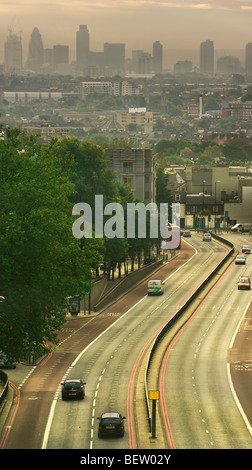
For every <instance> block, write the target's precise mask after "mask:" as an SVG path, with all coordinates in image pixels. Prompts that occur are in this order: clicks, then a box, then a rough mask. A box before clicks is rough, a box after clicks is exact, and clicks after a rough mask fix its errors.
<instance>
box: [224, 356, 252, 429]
mask: <svg viewBox="0 0 252 470" xmlns="http://www.w3.org/2000/svg"><path fill="white" fill-rule="evenodd" d="M227 374H228V381H229V385H230V388H231V392H232V394H233V397H234V400H235V402H236V405H237V407H238V410H239V411H240V413H241V415H242V418H243V419H244V422H245V424H246V427H247V429H248V432H249V433H250V434H251V436H252V428H251V426H250V422H249V420H248V418H247V416H246V415H245V413H244V411H243V408H242V406H241V403H240V402H239V400H238V397H237V395H236V392H235V389H234V386H233V382H232V378H231V373H230V364H229V362H228V363H227Z"/></svg>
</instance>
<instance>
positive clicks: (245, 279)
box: [238, 276, 250, 290]
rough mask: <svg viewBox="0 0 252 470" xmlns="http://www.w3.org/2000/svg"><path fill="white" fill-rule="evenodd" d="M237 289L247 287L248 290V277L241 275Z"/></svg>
mask: <svg viewBox="0 0 252 470" xmlns="http://www.w3.org/2000/svg"><path fill="white" fill-rule="evenodd" d="M238 289H248V290H250V278H249V277H246V276H242V277H240V279H239V282H238Z"/></svg>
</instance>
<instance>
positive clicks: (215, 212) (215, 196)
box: [214, 180, 220, 233]
mask: <svg viewBox="0 0 252 470" xmlns="http://www.w3.org/2000/svg"><path fill="white" fill-rule="evenodd" d="M217 183H220V181H219V180H218V181H215V193H214V201H215V202H214V204H215V208H214V232H215V233H216V184H217Z"/></svg>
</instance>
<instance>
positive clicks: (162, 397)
mask: <svg viewBox="0 0 252 470" xmlns="http://www.w3.org/2000/svg"><path fill="white" fill-rule="evenodd" d="M233 264H234V262H232V263H231V264H230V266H229V267H228V269H227V270H226V271H225V272H224V273H223V275H222V276H221V277H220V279H219V280H218V282H217V283H216V284H215V285H214V286H213V287H212V289H211V290H210V291H209V293H208V294H207V295H206V297H205V298H204V300H203V302H202V303H201V304H200V305H199V307H198V308H197V310H195V312H194V314H193V315H192V316H191V317H190V318H189V320H188V321H187V322H186V323H185V325H184V326H183V327H182V328H181V330H179V332H178V334H177V335H176V336H175V337H174V339H173V341H172V342H171V344H170V346H169V347H168V349H167V352H166V354H165V356H164V360H163V363H162V368H161V373H160V402H161V407H162V411H163V416H164V420H165V426H166V431H167V435H168V439H169V442H170V445H171V449H176V446H175V442H174V438H173V434H172V430H171V425H170V420H169V416H168V411H167V406H166V400H165V390H164V381H165V374H166V367H167V362H168V359H169V357H170V353H171V350H172V349H173V347H174V345H175V344H176V343H177V341H178V339H179V338H180V336H181V335H182V333H183V332H184V330H185V329H186V328H187V327H188V325H189V324H190V323H191V322H192V321H193V319H194V318H195V316H196V315H197V314H198V312H199V311H200V310H201V308H202V307H203V305H204V304H205V303H206V301H207V300H208V298H209V297H210V295H211V294H212V292H213V291H214V289H216V287H217V286H218V284H219V283H220V282H221V280H222V279H223V278H224V276H226V274H227V273H228V271H229V270H230V269H231V267H232V265H233Z"/></svg>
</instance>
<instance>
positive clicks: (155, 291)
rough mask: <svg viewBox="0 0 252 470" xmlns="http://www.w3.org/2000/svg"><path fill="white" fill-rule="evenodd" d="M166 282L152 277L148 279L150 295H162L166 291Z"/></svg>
mask: <svg viewBox="0 0 252 470" xmlns="http://www.w3.org/2000/svg"><path fill="white" fill-rule="evenodd" d="M163 286H164V283H163V282H162V281H161V280H160V279H151V280H150V281H148V285H147V292H148V295H162V294H163V293H164V287H163Z"/></svg>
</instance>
